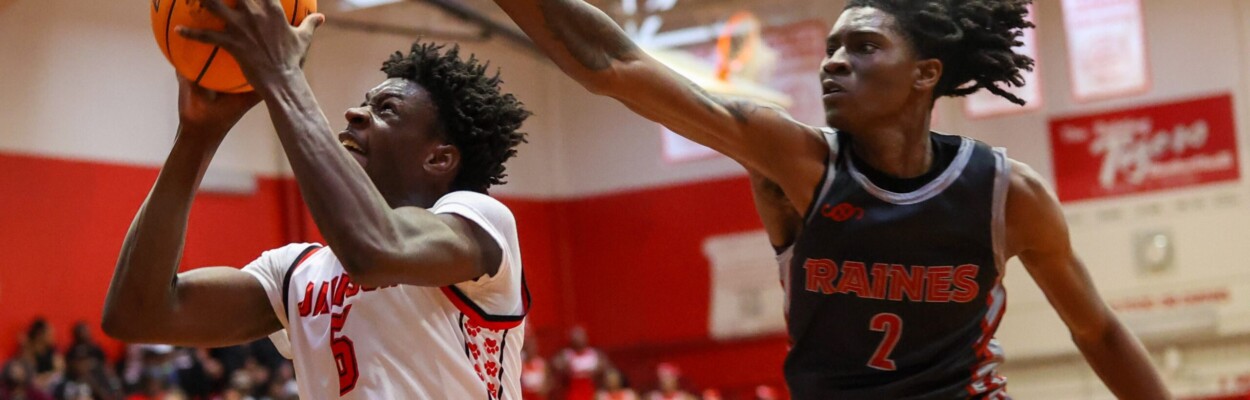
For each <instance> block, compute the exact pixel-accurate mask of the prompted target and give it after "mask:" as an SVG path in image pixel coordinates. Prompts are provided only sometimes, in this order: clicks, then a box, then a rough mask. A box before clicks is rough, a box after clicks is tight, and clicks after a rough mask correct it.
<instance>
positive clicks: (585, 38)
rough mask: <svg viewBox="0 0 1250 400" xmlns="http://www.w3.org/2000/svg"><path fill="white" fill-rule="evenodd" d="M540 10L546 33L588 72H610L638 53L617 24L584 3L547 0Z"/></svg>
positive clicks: (540, 5) (539, 5)
mask: <svg viewBox="0 0 1250 400" xmlns="http://www.w3.org/2000/svg"><path fill="white" fill-rule="evenodd" d="M538 7H539V9H540V10H541V11H542V15H543V20H544V21H545V22H546V26H547V31H548V32H550V33H551V34H552V35H553V36H555V38H556V39H557V40H559V41H560V42H561V43H563V44H564V47H565V48H566V49H568V51H569V54H570V55H572V56H573V58H574V59H576V60H577V62H578V63H580V64H582V66H583V67H586V68H587V69H590V70H592V71H601V70H604V69H607V68H608V67H609V66H611V64H612V60H622V59H624V58H625V57H626V56H628V55H629V54H630V53H631V52H633V51H635V50H637V46H636V45H634V42H632V41H630V40H629V37H628V36H626V35H625V32H624V31H622V30H621V28H620V27H618V26H617V25H616V22H613V21H612V19H611V18H608V16H607V15H605V14H604V13H603V12H601V11H599V10H598V9H595V8H594V7H593V6H591V5H589V4H586V2H584V1H582V0H545V1H540V2H539V3H538Z"/></svg>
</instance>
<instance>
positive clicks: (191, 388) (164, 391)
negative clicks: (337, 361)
mask: <svg viewBox="0 0 1250 400" xmlns="http://www.w3.org/2000/svg"><path fill="white" fill-rule="evenodd" d="M52 338H53V327H52V326H51V325H49V324H48V323H47V322H46V321H45V320H43V319H36V320H35V321H34V322H32V323H31V325H30V327H29V329H27V330H26V332H24V333H23V334H22V335H20V336H19V337H18V340H17V342H18V349H17V352H16V353H15V355H14V356H13V358H11V359H10V360H8V361H6V362H5V363H4V370H3V373H4V374H3V379H2V380H0V400H50V399H55V400H184V399H185V400H218V399H221V400H290V399H298V398H299V395H298V393H297V390H296V386H295V373H294V369H293V368H292V365H291V363H290V361H288V360H286V359H285V358H283V357H282V355H281V354H279V353H278V350H277V349H276V348H274V347H273V344H272V343H271V342H270V341H269V340H268V339H262V340H258V341H255V342H252V343H250V344H247V345H240V346H232V347H223V348H215V349H198V348H186V347H174V346H169V345H127V346H126V351H125V353H124V354H123V355H122V356H121V357H120V358H119V359H118V360H117V361H116V362H110V360H109V359H108V358H107V357H106V355H105V352H104V349H102V348H101V347H100V345H99V344H98V343H97V342H96V341H95V340H94V339H92V337H91V329H90V327H89V326H88V325H87V323H85V322H79V323H77V324H75V325H74V327H73V340H72V342H71V343H70V344H69V345H68V346H66V347H60V346H57V344H56V343H55V342H54V341H53V339H52Z"/></svg>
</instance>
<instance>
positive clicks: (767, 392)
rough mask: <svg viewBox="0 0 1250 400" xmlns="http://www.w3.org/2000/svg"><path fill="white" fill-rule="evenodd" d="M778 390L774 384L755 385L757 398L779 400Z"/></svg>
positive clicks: (757, 399) (759, 399) (758, 399)
mask: <svg viewBox="0 0 1250 400" xmlns="http://www.w3.org/2000/svg"><path fill="white" fill-rule="evenodd" d="M778 398H779V397H778V396H777V390H776V389H773V387H772V386H768V385H759V386H756V387H755V400H777V399H778Z"/></svg>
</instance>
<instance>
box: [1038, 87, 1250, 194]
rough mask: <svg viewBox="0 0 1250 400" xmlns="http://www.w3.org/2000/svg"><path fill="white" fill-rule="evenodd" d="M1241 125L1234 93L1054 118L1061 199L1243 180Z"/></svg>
mask: <svg viewBox="0 0 1250 400" xmlns="http://www.w3.org/2000/svg"><path fill="white" fill-rule="evenodd" d="M1234 125H1235V124H1234V122H1233V99H1232V96H1231V95H1228V94H1224V95H1219V96H1215V97H1207V98H1202V99H1197V100H1189V101H1183V102H1176V103H1169V104H1161V105H1154V106H1146V107H1141V108H1136V109H1129V110H1122V111H1113V112H1107V113H1101V114H1093V115H1084V116H1075V117H1067V118H1061V119H1054V120H1051V121H1050V143H1051V149H1052V151H1051V156H1052V157H1053V161H1054V166H1055V181H1056V184H1057V186H1058V191H1059V200H1061V201H1075V200H1087V199H1097V198H1103V197H1112V196H1120V195H1125V194H1133V193H1146V192H1155V191H1161V190H1168V189H1176V188H1183V187H1189V186H1194V185H1200V184H1206V183H1213V182H1225V181H1236V180H1237V179H1238V178H1239V177H1240V169H1239V168H1238V164H1237V163H1238V161H1237V129H1236V127H1235V126H1234Z"/></svg>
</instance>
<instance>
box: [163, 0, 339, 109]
mask: <svg viewBox="0 0 1250 400" xmlns="http://www.w3.org/2000/svg"><path fill="white" fill-rule="evenodd" d="M236 2H237V0H225V3H226V5H227V6H230V7H234V5H235V3H236ZM282 8H283V9H285V10H286V15H287V19H289V20H290V21H291V25H294V26H298V25H299V23H300V22H301V21H303V20H304V18H305V17H308V16H309V15H310V14H312V13H315V12H317V1H316V0H282ZM151 12H152V34H153V35H154V36H155V37H156V44H157V45H158V46H160V48H161V53H163V54H165V59H166V60H169V62H170V63H171V64H173V65H174V69H176V70H178V74H180V75H182V76H183V77H185V78H187V79H189V80H191V81H193V82H195V83H196V84H198V85H200V86H203V87H204V88H207V89H210V90H214V91H218V92H226V93H242V92H247V91H250V90H252V86H251V85H249V84H248V83H247V79H246V78H244V76H243V71H241V70H240V69H239V64H238V63H236V62H235V61H234V57H233V56H231V55H230V53H228V52H226V51H225V50H223V49H220V48H218V46H213V45H210V44H205V43H201V42H197V41H194V40H190V39H187V38H184V37H182V35H179V34H178V32H176V31H175V30H174V29H175V28H176V27H178V26H186V27H188V28H198V29H214V30H221V29H223V28H224V27H225V22H224V21H222V20H221V19H220V18H217V16H216V15H213V13H212V12H210V11H208V10H207V9H205V8H203V7H202V6H201V5H200V2H199V0H152V9H151Z"/></svg>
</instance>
